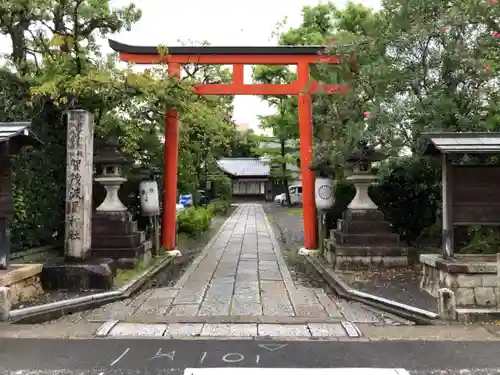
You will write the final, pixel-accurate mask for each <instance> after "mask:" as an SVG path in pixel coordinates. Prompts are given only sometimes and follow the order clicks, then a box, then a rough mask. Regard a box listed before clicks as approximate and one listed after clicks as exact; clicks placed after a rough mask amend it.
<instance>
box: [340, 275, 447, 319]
mask: <svg viewBox="0 0 500 375" xmlns="http://www.w3.org/2000/svg"><path fill="white" fill-rule="evenodd" d="M339 272H340V274H341V277H342V278H343V279H344V280H345V281H346V282H347V283H348V284H349V285H351V286H352V287H354V288H356V289H358V290H361V291H363V292H365V293H370V294H374V295H376V296H379V297H382V298H387V299H390V300H393V301H396V302H400V303H404V304H406V305H410V306H415V307H419V308H421V309H424V310H428V311H433V312H436V313H437V302H436V298H434V297H432V296H431V295H430V294H429V293H427V292H425V291H422V290H420V274H421V269H420V266H419V265H416V266H412V267H407V268H401V269H372V270H365V271H339Z"/></svg>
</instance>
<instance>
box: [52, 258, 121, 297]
mask: <svg viewBox="0 0 500 375" xmlns="http://www.w3.org/2000/svg"><path fill="white" fill-rule="evenodd" d="M115 276H116V266H115V262H114V261H113V259H89V260H85V261H81V262H76V261H71V262H69V261H65V260H57V261H54V262H51V263H48V264H45V265H44V266H43V270H42V285H43V287H44V289H45V290H69V291H82V290H109V289H111V288H112V286H113V280H114V277H115Z"/></svg>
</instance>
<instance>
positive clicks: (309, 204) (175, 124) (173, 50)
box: [109, 40, 349, 250]
mask: <svg viewBox="0 0 500 375" xmlns="http://www.w3.org/2000/svg"><path fill="white" fill-rule="evenodd" d="M109 45H110V47H111V48H112V49H113V50H114V51H116V52H118V53H119V54H120V59H121V60H122V61H126V62H133V63H136V64H159V63H166V64H167V65H168V73H169V74H171V75H173V76H177V77H180V68H181V65H183V64H206V65H232V67H233V76H232V82H231V83H230V84H198V85H196V86H195V93H196V94H199V95H298V111H299V113H298V117H299V131H300V161H301V175H302V202H303V207H304V235H305V241H304V242H305V243H304V246H305V248H306V249H309V250H313V249H316V248H317V247H318V238H317V222H316V205H315V202H314V180H315V178H314V172H313V171H311V169H310V168H309V167H310V165H311V163H312V161H313V127H312V106H311V95H312V94H315V93H318V92H323V93H326V94H336V93H345V92H347V91H349V86H347V85H325V84H320V83H317V82H314V81H311V80H310V76H309V65H310V64H316V63H326V64H338V63H339V58H338V57H336V56H329V55H325V54H323V52H324V51H325V47H324V46H278V47H214V46H200V47H190V46H180V47H170V48H167V51H168V55H166V56H165V55H162V54H161V53H160V51H159V50H158V47H143V46H130V45H126V44H122V43H118V42H116V41H113V40H109ZM245 65H296V66H297V80H295V81H294V82H292V83H288V84H245V83H244V81H243V70H244V66H245ZM178 149H179V115H178V112H177V110H175V109H167V110H166V113H165V156H164V157H165V170H164V173H163V217H162V245H163V246H164V247H165V248H167V249H168V250H174V249H175V219H176V203H177V202H176V201H177V168H178V158H179V156H178V151H179V150H178Z"/></svg>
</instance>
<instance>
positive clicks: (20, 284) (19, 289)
mask: <svg viewBox="0 0 500 375" xmlns="http://www.w3.org/2000/svg"><path fill="white" fill-rule="evenodd" d="M42 267H43V266H42V265H41V264H10V265H9V267H8V269H7V270H0V287H6V288H9V289H10V299H11V301H10V303H11V305H15V304H17V303H19V302H24V301H29V300H32V299H33V298H36V297H38V296H39V295H41V294H43V293H44V291H43V287H42V283H41V281H40V276H41V273H42Z"/></svg>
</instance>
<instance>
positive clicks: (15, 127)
mask: <svg viewBox="0 0 500 375" xmlns="http://www.w3.org/2000/svg"><path fill="white" fill-rule="evenodd" d="M30 127H31V122H0V142H6V141H8V140H10V139H13V138H16V139H19V140H20V141H21V142H22V145H33V146H38V145H41V144H42V143H43V142H42V141H41V140H40V139H39V138H38V137H37V136H36V135H35V133H33V131H32V130H31V129H30Z"/></svg>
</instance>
